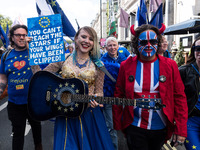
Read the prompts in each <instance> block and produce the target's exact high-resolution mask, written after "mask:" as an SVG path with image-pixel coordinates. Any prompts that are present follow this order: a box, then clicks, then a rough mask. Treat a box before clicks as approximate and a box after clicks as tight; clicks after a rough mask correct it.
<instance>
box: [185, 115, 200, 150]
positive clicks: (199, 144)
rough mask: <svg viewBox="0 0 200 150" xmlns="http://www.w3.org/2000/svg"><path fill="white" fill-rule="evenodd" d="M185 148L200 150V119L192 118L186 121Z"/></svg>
mask: <svg viewBox="0 0 200 150" xmlns="http://www.w3.org/2000/svg"><path fill="white" fill-rule="evenodd" d="M185 147H186V149H187V150H194V149H200V117H197V116H193V117H190V118H189V119H188V122H187V138H186V141H185Z"/></svg>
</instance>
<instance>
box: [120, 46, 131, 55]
mask: <svg viewBox="0 0 200 150" xmlns="http://www.w3.org/2000/svg"><path fill="white" fill-rule="evenodd" d="M118 52H119V53H121V54H123V55H124V56H125V57H129V56H130V52H129V51H128V50H127V49H126V48H125V47H122V46H119V48H118Z"/></svg>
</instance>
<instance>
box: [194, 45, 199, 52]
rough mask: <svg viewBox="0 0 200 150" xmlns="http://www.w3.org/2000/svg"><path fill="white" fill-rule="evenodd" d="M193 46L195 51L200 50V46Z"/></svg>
mask: <svg viewBox="0 0 200 150" xmlns="http://www.w3.org/2000/svg"><path fill="white" fill-rule="evenodd" d="M192 48H194V51H198V52H200V46H193V47H192Z"/></svg>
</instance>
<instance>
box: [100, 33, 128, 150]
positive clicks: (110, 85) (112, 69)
mask: <svg viewBox="0 0 200 150" xmlns="http://www.w3.org/2000/svg"><path fill="white" fill-rule="evenodd" d="M118 47H119V45H118V41H117V39H116V38H115V37H108V38H107V39H106V50H107V53H105V54H104V55H103V56H102V57H101V60H102V61H103V63H104V65H105V67H106V69H107V70H108V72H109V73H110V74H111V75H112V77H114V79H116V80H117V75H118V72H119V67H120V64H121V62H122V61H124V60H126V57H125V56H124V55H123V54H121V53H119V52H118V51H117V50H118ZM114 89H115V82H113V81H112V80H111V79H110V78H109V77H108V76H107V75H106V76H105V79H104V87H103V91H104V97H113V96H114ZM103 113H104V116H105V120H106V124H107V127H108V131H109V133H110V136H111V138H112V142H113V144H114V147H115V150H118V138H117V131H116V130H114V128H113V119H112V118H113V117H112V105H109V104H106V105H104V108H103Z"/></svg>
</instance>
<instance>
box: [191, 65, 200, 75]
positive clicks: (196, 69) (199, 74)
mask: <svg viewBox="0 0 200 150" xmlns="http://www.w3.org/2000/svg"><path fill="white" fill-rule="evenodd" d="M191 65H192V67H193V68H194V69H195V70H196V72H197V73H198V74H199V76H200V73H199V71H198V70H197V68H195V66H194V65H193V64H191Z"/></svg>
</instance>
